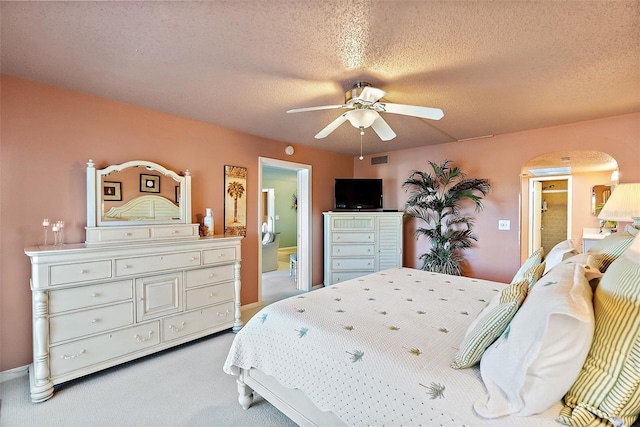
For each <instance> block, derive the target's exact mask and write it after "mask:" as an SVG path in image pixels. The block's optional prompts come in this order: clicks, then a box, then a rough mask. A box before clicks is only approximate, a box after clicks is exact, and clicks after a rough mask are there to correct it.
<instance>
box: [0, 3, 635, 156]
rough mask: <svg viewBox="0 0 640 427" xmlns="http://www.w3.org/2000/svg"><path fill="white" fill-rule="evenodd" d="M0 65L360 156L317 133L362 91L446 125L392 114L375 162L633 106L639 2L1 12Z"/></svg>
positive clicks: (13, 7) (345, 142) (60, 7)
mask: <svg viewBox="0 0 640 427" xmlns="http://www.w3.org/2000/svg"><path fill="white" fill-rule="evenodd" d="M0 13H1V22H0V24H1V33H0V36H1V39H0V42H1V71H2V72H3V73H6V74H9V75H14V76H18V77H22V78H26V79H30V80H35V81H39V82H44V83H48V84H52V85H56V86H61V87H65V88H70V89H74V90H78V91H82V92H87V93H91V94H95V95H98V96H101V97H105V98H110V99H114V100H119V101H124V102H127V103H131V104H136V105H141V106H144V107H148V108H152V109H156V110H160V111H164V112H167V113H171V114H175V115H178V116H183V117H188V118H192V119H196V120H201V121H204V122H208V123H215V124H219V125H222V126H225V127H228V128H232V129H237V130H241V131H243V132H247V133H250V134H255V135H259V136H263V137H267V138H273V139H277V140H281V141H287V142H290V143H293V144H294V145H295V144H306V145H313V146H317V147H320V148H323V149H327V150H332V151H336V152H341V153H346V154H350V155H358V154H359V150H360V139H359V134H358V131H357V130H356V129H355V128H353V127H351V126H350V125H349V124H348V123H345V124H343V125H342V126H340V127H339V128H338V129H337V130H336V131H335V132H334V133H333V134H331V135H330V136H329V137H327V138H325V139H321V140H316V139H314V135H315V134H316V133H317V132H318V131H320V130H321V129H322V128H324V126H326V125H327V124H328V123H329V122H331V121H332V120H333V119H334V118H336V117H337V116H338V115H339V114H340V113H341V112H342V110H324V111H315V112H306V113H299V114H286V113H285V112H286V110H289V109H292V108H300V107H309V106H316V105H326V104H341V103H343V102H344V92H345V90H347V89H348V88H350V87H351V86H352V85H353V84H354V83H356V82H358V81H367V82H370V83H371V84H373V86H375V87H379V88H381V89H383V90H385V91H387V96H386V97H385V100H386V101H388V102H395V103H402V104H414V105H423V106H428V107H438V108H441V109H442V110H443V111H444V113H445V116H444V118H443V119H442V120H440V121H429V120H425V119H418V118H413V117H405V116H398V115H393V114H385V115H384V118H385V120H386V121H387V122H388V123H389V125H390V126H391V127H392V128H393V130H394V131H395V132H396V134H397V135H398V136H397V137H396V138H395V139H393V140H391V141H387V142H382V141H380V140H379V139H378V138H377V136H375V134H373V132H372V131H371V129H368V130H367V132H366V133H365V136H364V152H365V153H378V152H383V151H391V150H397V149H404V148H409V147H416V146H422V145H428V144H439V143H446V142H450V141H455V140H460V139H467V138H475V137H481V136H485V135H497V134H503V133H509V132H515V131H520V130H526V129H532V128H538V127H545V126H554V125H560V124H563V123H571V122H577V121H582V120H590V119H596V118H601V117H608V116H614V115H619V114H625V113H631V112H638V111H640V2H639V1H637V0H634V1H625V0H617V1H604V0H603V1H517V2H516V1H363V0H360V1H357V0H353V1H342V0H341V1H317V0H313V1H297V0H296V1H279V0H273V1H260V0H254V1H239V0H233V1H208V2H207V1H204V2H181V1H175V2H128V1H119V2H91V1H86V2H54V1H47V2H8V1H3V2H1V3H0Z"/></svg>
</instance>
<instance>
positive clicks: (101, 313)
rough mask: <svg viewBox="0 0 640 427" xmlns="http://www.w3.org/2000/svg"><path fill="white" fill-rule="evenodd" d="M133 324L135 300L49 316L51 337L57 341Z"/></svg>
mask: <svg viewBox="0 0 640 427" xmlns="http://www.w3.org/2000/svg"><path fill="white" fill-rule="evenodd" d="M131 324H133V302H132V301H129V302H124V303H120V304H116V305H111V306H107V307H99V308H93V309H90V310H83V311H78V312H74V313H68V314H61V315H59V316H51V317H50V318H49V339H50V340H51V343H52V344H53V343H57V342H60V341H65V340H69V339H74V338H80V337H83V336H85V335H91V334H95V333H99V332H104V331H107V330H109V329H113V328H119V327H121V326H126V325H131Z"/></svg>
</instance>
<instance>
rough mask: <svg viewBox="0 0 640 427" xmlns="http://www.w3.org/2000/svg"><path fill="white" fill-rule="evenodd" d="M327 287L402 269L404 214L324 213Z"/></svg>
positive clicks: (325, 276) (325, 279) (325, 283)
mask: <svg viewBox="0 0 640 427" xmlns="http://www.w3.org/2000/svg"><path fill="white" fill-rule="evenodd" d="M323 215H324V285H325V286H328V285H333V284H335V283H339V282H342V281H345V280H349V279H353V278H355V277H360V276H364V275H365V274H370V273H373V272H376V271H380V270H384V269H387V268H393V267H401V266H402V216H403V213H402V212H323Z"/></svg>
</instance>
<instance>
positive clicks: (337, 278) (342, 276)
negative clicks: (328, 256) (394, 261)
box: [329, 271, 371, 285]
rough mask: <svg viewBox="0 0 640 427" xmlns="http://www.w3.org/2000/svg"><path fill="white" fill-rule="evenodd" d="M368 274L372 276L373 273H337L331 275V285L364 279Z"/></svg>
mask: <svg viewBox="0 0 640 427" xmlns="http://www.w3.org/2000/svg"><path fill="white" fill-rule="evenodd" d="M367 274H371V271H337V272H333V273H331V283H329V284H330V285H333V284H335V283H340V282H344V281H345V280H351V279H355V278H356V277H362V276H365V275H367Z"/></svg>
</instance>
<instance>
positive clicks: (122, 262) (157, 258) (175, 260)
mask: <svg viewBox="0 0 640 427" xmlns="http://www.w3.org/2000/svg"><path fill="white" fill-rule="evenodd" d="M198 265H200V252H199V251H194V252H182V253H173V254H162V255H153V256H144V257H137V258H122V259H117V260H116V276H130V275H132V274H140V273H150V272H155V271H162V270H173V269H177V268H187V267H195V266H198Z"/></svg>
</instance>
